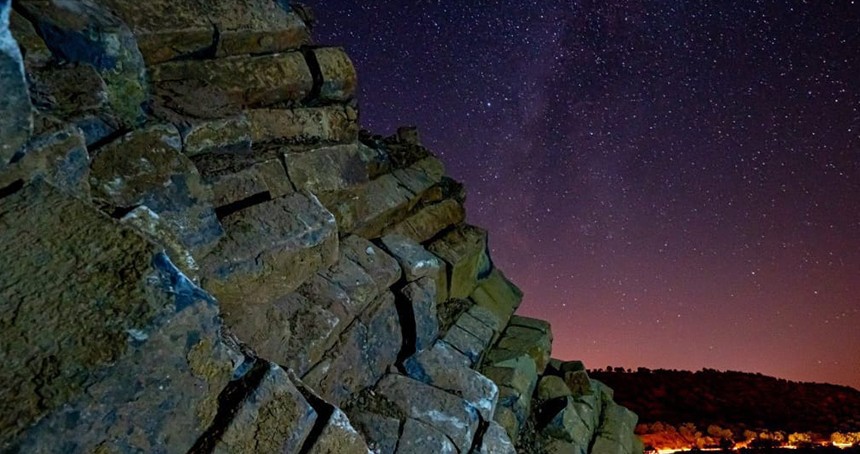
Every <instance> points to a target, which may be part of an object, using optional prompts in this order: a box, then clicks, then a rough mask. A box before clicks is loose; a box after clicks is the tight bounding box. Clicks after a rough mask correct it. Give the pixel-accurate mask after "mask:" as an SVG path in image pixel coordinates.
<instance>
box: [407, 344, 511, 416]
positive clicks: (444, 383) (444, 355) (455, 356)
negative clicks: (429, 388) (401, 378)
mask: <svg viewBox="0 0 860 454" xmlns="http://www.w3.org/2000/svg"><path fill="white" fill-rule="evenodd" d="M462 356H463V355H462V354H461V353H460V352H458V351H456V350H454V349H453V348H451V347H448V346H447V344H446V343H445V342H437V343H436V344H435V345H433V348H431V349H428V350H425V351H423V352H420V353H418V354H416V355H413V356H412V357H410V358H409V359H408V360H406V361H405V362H404V365H403V367H404V370H405V371H406V374H407V375H409V376H410V377H411V378H414V379H415V380H419V381H421V382H424V383H427V384H428V385H433V386H435V387H437V388H439V389H443V390H445V391H448V392H450V393H453V394H456V395H458V396H460V397H462V398H463V400H465V401H466V402H468V403H469V405H471V406H472V407H474V408H475V410H477V411H478V413H479V414H480V415H481V417H482V418H483V419H484V420H485V421H490V420H492V419H493V413H494V412H495V411H496V402H497V401H498V397H499V388H498V387H497V386H496V384H495V383H493V381H492V380H490V379H489V378H487V377H485V376H483V375H481V374H480V373H478V372H477V371H475V370H473V369H470V368H469V367H468V365H464V364H463V360H464V359H465V358H463V357H462Z"/></svg>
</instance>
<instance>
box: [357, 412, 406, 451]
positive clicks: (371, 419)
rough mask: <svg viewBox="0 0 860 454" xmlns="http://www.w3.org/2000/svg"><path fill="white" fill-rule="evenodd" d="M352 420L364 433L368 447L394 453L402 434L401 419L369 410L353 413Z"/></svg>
mask: <svg viewBox="0 0 860 454" xmlns="http://www.w3.org/2000/svg"><path fill="white" fill-rule="evenodd" d="M350 420H351V421H352V423H353V424H354V425H355V428H356V429H358V431H359V432H361V433H362V434H363V435H364V438H365V440H367V445H368V447H369V448H370V449H372V450H373V452H374V453H378V454H394V450H395V449H397V441H398V437H399V435H400V424H401V423H400V421H398V420H397V419H395V418H390V417H386V416H382V415H378V414H376V413H369V412H359V413H355V414H351V415H350Z"/></svg>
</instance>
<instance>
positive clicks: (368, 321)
mask: <svg viewBox="0 0 860 454" xmlns="http://www.w3.org/2000/svg"><path fill="white" fill-rule="evenodd" d="M401 344H402V337H401V331H400V325H399V323H398V318H397V308H396V307H395V305H394V295H393V294H392V293H391V292H386V293H383V294H382V295H380V296H379V298H377V299H376V300H375V301H374V302H373V303H371V304H370V307H368V309H367V310H365V311H364V312H363V313H362V314H361V316H360V317H359V318H357V319H356V320H354V321H353V322H352V324H351V325H350V326H349V327H348V328H347V329H346V330H345V331H344V332H343V334H342V335H341V337H340V340H339V341H338V343H337V344H336V345H335V346H334V347H332V348H331V349H330V350H329V352H328V353H327V354H326V356H325V359H324V360H323V361H322V362H320V363H319V364H317V365H316V366H315V367H314V368H313V369H311V370H310V371H309V372H308V373H307V374H306V375H305V376H304V377H303V378H302V380H303V381H304V382H305V383H306V384H307V385H308V386H310V387H311V388H313V389H314V390H315V391H317V392H318V393H319V394H320V395H321V396H322V397H323V398H324V399H326V400H327V401H328V402H331V403H333V404H335V405H338V406H340V405H342V404H343V403H344V402H346V400H347V399H349V397H350V396H352V395H354V394H355V393H357V392H359V391H361V390H362V389H364V388H367V387H369V386H372V385H373V384H374V383H376V381H377V380H378V379H379V377H381V376H382V375H383V374H384V373H385V371H386V370H387V369H388V367H389V366H391V365H392V364H394V362H395V361H396V360H397V355H398V353H399V352H400V347H401Z"/></svg>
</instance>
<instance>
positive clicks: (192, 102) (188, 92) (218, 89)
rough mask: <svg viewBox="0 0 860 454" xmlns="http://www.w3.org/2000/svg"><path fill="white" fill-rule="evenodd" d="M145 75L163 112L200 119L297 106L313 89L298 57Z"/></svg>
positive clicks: (221, 62)
mask: <svg viewBox="0 0 860 454" xmlns="http://www.w3.org/2000/svg"><path fill="white" fill-rule="evenodd" d="M150 75H151V79H152V81H153V82H154V84H155V87H156V90H157V93H156V94H157V95H159V96H161V97H162V98H163V101H164V102H165V106H166V107H168V108H171V109H173V110H176V111H177V112H180V113H183V114H187V115H190V116H194V117H200V118H212V117H213V115H214V116H221V115H222V113H223V112H228V111H229V110H230V108H234V109H235V108H242V107H255V106H266V105H271V104H277V103H282V102H296V101H300V100H302V99H304V98H305V97H306V96H307V95H308V94H309V93H310V91H311V88H312V87H313V78H312V77H311V73H310V70H309V69H308V65H307V62H305V59H304V57H303V56H302V54H301V53H300V52H287V53H283V54H272V55H264V56H257V57H248V56H237V57H227V58H221V59H217V60H183V61H176V62H167V63H162V64H160V65H158V66H155V67H153V68H152V70H151V72H150ZM219 106H221V107H220V108H219Z"/></svg>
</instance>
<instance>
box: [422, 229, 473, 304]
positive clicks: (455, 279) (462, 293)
mask: <svg viewBox="0 0 860 454" xmlns="http://www.w3.org/2000/svg"><path fill="white" fill-rule="evenodd" d="M486 248H487V232H486V231H485V230H483V229H480V228H478V227H474V226H469V225H463V226H459V227H457V228H455V229H453V230H451V231H450V232H448V233H447V234H445V235H444V236H442V237H441V238H439V239H437V240H435V241H433V242H432V243H430V245H429V246H428V247H427V249H428V250H429V251H430V252H432V253H433V254H435V255H436V256H437V257H439V258H441V259H442V260H444V261H445V262H447V263H448V265H449V266H450V267H451V269H450V271H449V277H450V281H449V283H448V297H449V298H466V297H468V296H469V295H470V294H471V293H472V290H474V289H475V286H477V284H478V275H479V272H480V269H479V265H480V260H481V255H482V254H484V250H485V249H486Z"/></svg>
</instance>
